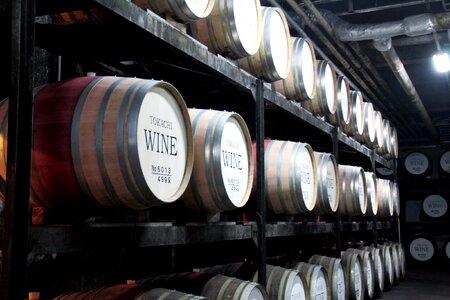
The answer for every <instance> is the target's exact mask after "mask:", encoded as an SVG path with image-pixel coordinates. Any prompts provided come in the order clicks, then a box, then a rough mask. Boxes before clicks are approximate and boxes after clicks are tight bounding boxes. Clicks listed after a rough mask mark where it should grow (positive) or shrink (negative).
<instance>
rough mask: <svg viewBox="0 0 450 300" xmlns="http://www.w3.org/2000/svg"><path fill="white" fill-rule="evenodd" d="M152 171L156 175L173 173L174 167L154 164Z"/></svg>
mask: <svg viewBox="0 0 450 300" xmlns="http://www.w3.org/2000/svg"><path fill="white" fill-rule="evenodd" d="M152 172H153V174H156V175H172V168H170V167H164V166H155V165H152Z"/></svg>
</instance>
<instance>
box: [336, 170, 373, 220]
mask: <svg viewBox="0 0 450 300" xmlns="http://www.w3.org/2000/svg"><path fill="white" fill-rule="evenodd" d="M339 177H340V179H341V192H340V197H339V212H340V213H341V214H342V215H344V216H361V215H364V214H365V213H366V210H367V190H366V178H365V175H364V170H363V169H362V168H361V167H353V166H346V165H339Z"/></svg>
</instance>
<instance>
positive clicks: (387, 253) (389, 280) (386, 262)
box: [379, 245, 394, 285]
mask: <svg viewBox="0 0 450 300" xmlns="http://www.w3.org/2000/svg"><path fill="white" fill-rule="evenodd" d="M379 247H380V251H381V257H382V258H383V267H384V283H385V285H394V265H393V264H392V253H391V250H390V249H389V246H387V245H381V246H379Z"/></svg>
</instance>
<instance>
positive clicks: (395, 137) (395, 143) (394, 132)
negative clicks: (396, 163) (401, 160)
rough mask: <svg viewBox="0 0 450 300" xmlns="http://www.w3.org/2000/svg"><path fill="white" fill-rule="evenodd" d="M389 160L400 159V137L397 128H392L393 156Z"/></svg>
mask: <svg viewBox="0 0 450 300" xmlns="http://www.w3.org/2000/svg"><path fill="white" fill-rule="evenodd" d="M388 158H390V159H392V158H395V159H397V158H398V135H397V128H395V127H391V155H390V156H389V157H388Z"/></svg>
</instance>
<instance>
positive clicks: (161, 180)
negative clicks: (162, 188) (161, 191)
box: [156, 176, 170, 183]
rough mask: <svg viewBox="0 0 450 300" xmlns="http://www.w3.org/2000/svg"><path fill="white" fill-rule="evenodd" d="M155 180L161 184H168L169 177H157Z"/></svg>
mask: <svg viewBox="0 0 450 300" xmlns="http://www.w3.org/2000/svg"><path fill="white" fill-rule="evenodd" d="M156 180H157V181H158V182H161V183H170V177H169V176H158V178H157V179H156Z"/></svg>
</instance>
